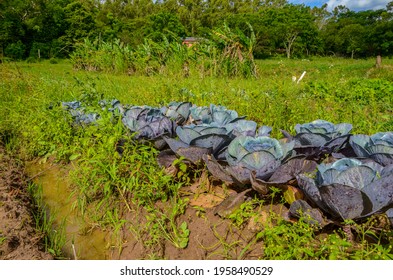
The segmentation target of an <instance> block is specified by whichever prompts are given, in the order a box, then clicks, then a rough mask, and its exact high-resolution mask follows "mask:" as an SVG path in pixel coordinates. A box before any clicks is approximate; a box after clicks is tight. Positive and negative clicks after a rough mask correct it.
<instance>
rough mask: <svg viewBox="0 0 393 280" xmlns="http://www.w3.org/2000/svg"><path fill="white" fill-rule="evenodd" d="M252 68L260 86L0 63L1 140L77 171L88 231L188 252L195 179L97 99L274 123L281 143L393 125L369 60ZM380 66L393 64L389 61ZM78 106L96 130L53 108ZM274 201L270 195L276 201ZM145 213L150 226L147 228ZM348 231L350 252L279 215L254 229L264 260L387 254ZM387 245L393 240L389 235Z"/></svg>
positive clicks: (245, 208)
mask: <svg viewBox="0 0 393 280" xmlns="http://www.w3.org/2000/svg"><path fill="white" fill-rule="evenodd" d="M187 50H189V49H187ZM255 63H256V64H257V65H258V71H259V74H260V75H259V79H241V78H238V77H233V78H232V79H229V78H227V77H211V76H207V77H204V78H203V79H202V78H201V77H200V76H199V75H194V76H190V77H189V78H187V79H179V76H177V75H171V74H169V75H165V76H164V75H154V76H150V77H146V76H145V75H133V76H131V77H130V76H126V75H118V74H116V75H114V74H111V73H104V72H103V73H95V72H94V73H91V72H82V71H79V72H77V71H72V65H71V64H70V63H68V62H65V61H59V63H58V64H51V63H50V62H49V61H45V60H44V61H42V62H41V63H38V64H26V63H24V62H18V63H12V64H8V63H7V64H2V65H0V71H1V74H2V77H4V78H3V79H1V80H0V136H1V140H2V142H6V143H7V148H8V149H10V150H12V151H13V152H15V153H16V152H17V153H18V155H19V156H20V157H21V158H22V159H33V158H40V159H41V160H42V161H45V160H46V161H51V160H54V161H59V162H62V163H63V164H69V166H74V168H73V169H72V171H71V175H72V182H73V185H72V188H73V193H74V195H75V196H76V197H77V198H78V199H77V202H76V204H75V207H78V208H79V209H81V210H82V212H83V213H84V215H85V217H86V219H88V220H89V221H91V222H92V223H94V224H99V225H100V226H102V227H108V228H111V229H114V230H118V231H120V230H124V229H128V228H129V227H127V226H129V225H130V224H132V229H133V231H132V232H133V233H134V234H135V236H137V237H138V238H139V239H138V240H142V241H143V242H144V245H145V246H148V247H149V246H150V247H149V248H155V247H159V246H158V245H160V244H162V243H163V242H164V241H165V242H167V241H168V242H170V243H172V244H173V245H174V246H175V247H177V248H184V247H185V246H187V244H188V242H189V241H190V240H191V239H190V234H191V233H190V228H191V225H190V223H189V221H188V220H185V218H186V216H185V215H184V214H185V213H187V212H185V209H187V207H189V205H187V202H186V201H185V199H184V198H181V197H180V193H181V190H182V189H181V188H182V187H184V186H187V185H189V184H190V183H192V182H193V179H195V178H193V177H192V176H193V175H194V173H195V172H194V171H192V170H189V168H188V167H187V166H186V164H185V163H184V162H183V161H182V160H178V161H176V162H175V166H176V168H177V169H178V170H179V171H180V172H179V173H177V176H178V177H176V178H173V177H172V176H169V175H166V174H165V173H164V171H163V170H162V169H161V168H160V167H159V166H158V164H157V163H156V162H155V160H153V159H155V158H156V156H157V153H158V152H157V151H156V150H155V149H154V148H153V147H152V146H151V145H150V144H147V143H146V144H143V145H142V144H136V143H134V142H133V140H131V139H132V137H131V136H132V135H130V134H129V132H127V130H126V129H124V125H123V124H122V123H121V122H120V121H119V118H118V116H113V115H112V114H110V113H109V112H106V111H105V110H102V109H101V107H100V106H98V104H97V101H98V100H101V99H103V98H104V99H107V100H110V99H111V98H114V97H115V98H117V99H119V100H122V101H124V102H125V103H128V104H147V105H151V106H158V105H162V104H168V102H169V101H171V100H182V101H190V102H192V103H195V104H198V105H200V106H206V105H209V104H210V103H213V104H221V105H223V106H226V107H227V108H232V109H236V111H237V112H238V113H239V115H247V118H249V119H253V120H255V121H257V122H258V124H259V125H262V124H263V125H269V126H271V127H273V132H272V133H273V134H274V135H272V136H273V137H276V138H277V137H281V134H280V132H279V129H286V130H288V131H290V132H293V131H291V130H292V129H293V127H294V125H295V124H296V123H305V122H308V121H312V120H314V119H316V118H324V119H327V120H329V121H331V122H333V123H340V122H350V123H352V124H353V126H354V129H353V131H354V133H365V134H372V133H375V132H378V131H391V130H392V129H393V127H392V122H391V104H392V101H391V97H392V96H393V95H392V94H391V91H392V87H391V77H390V75H389V71H390V70H389V68H386V69H385V68H383V69H377V70H375V69H374V68H373V65H374V59H372V60H371V59H370V60H343V59H327V58H318V59H317V58H313V59H312V60H311V61H308V60H297V59H293V60H277V59H275V60H264V61H255ZM384 63H385V65H386V66H390V65H392V61H391V60H389V59H386V60H384ZM370 69H371V70H370ZM170 70H171V69H170ZM304 70H306V71H307V75H306V76H305V78H304V79H303V80H302V81H301V83H299V84H296V83H293V82H292V80H291V76H292V75H296V76H298V75H300V73H302V71H304ZM10 93H11V94H10ZM75 99H83V100H84V102H85V103H86V104H88V105H87V106H88V109H89V110H100V116H101V118H100V120H99V121H98V122H97V125H91V126H86V127H76V126H73V124H72V123H73V120H72V119H71V118H70V117H69V114H68V113H67V112H66V111H65V110H63V109H62V108H61V106H60V102H61V101H72V100H75ZM120 149H121V150H122V154H121V155H120V154H119V150H120ZM273 196H274V197H273ZM280 196H281V193H274V192H273V194H272V201H271V202H272V203H273V202H274V203H275V202H276V201H277V198H278V199H280ZM273 198H274V199H273ZM269 203H270V201H269ZM258 205H259V203H257V202H253V201H249V202H246V203H244V204H243V205H242V206H241V207H240V210H239V211H235V212H234V213H232V214H233V215H231V216H230V218H229V221H230V222H231V223H232V224H233V225H234V226H236V227H238V228H243V227H244V225H245V224H246V222H247V221H249V220H250V219H253V215H255V211H256V209H258V208H257V207H258ZM256 206H257V207H256ZM198 210H199V214H200V215H201V216H203V215H204V213H203V212H205V211H206V214H205V217H208V216H209V215H208V214H207V211H209V210H203V209H198ZM127 211H131V213H134V212H137V213H138V215H139V217H140V218H141V219H142V221H144V222H148V223H147V224H143V225H142V224H140V223H139V220H138V221H131V222H130V221H128V220H126V219H125V218H124V215H127V213H128V212H127ZM138 211H139V212H138ZM147 216H149V218H148V221H146V220H143V219H144V217H147ZM184 221H185V223H183V222H184ZM273 221H274V220H273ZM353 230H354V231H355V232H356V233H357V234H358V235H359V236H360V237H359V239H358V240H357V242H356V244H357V246H360V247H356V248H355V249H356V250H355V249H354V247H353V246H354V245H353V243H351V242H348V241H347V240H346V238H345V236H344V235H343V234H344V233H342V232H340V231H336V233H333V234H331V233H329V234H327V235H320V234H319V232H318V231H315V229H314V228H312V227H311V226H309V225H307V224H306V223H304V222H303V223H302V222H300V223H295V224H292V223H289V222H286V221H278V219H277V224H276V226H273V225H272V226H269V224H267V225H266V226H265V228H264V230H263V231H261V233H258V238H259V239H258V240H260V241H262V243H261V244H260V246H263V249H264V254H265V255H264V256H263V258H266V259H385V258H386V259H387V258H389V257H390V258H391V256H390V255H391V249H389V246H386V245H385V243H384V242H383V241H384V240H382V239H381V240H380V241H378V240H377V241H376V242H375V244H372V243H369V242H367V243H366V242H364V243H362V242H363V241H362V240H365V239H367V240H368V238H369V236H370V232H371V231H373V228H372V227H370V228H364V229H357V228H356V229H353ZM362 232H368V233H367V234H363V233H362ZM377 236H378V237H379V234H378V233H377ZM384 238H385V239H387V240H388V242H391V237H389V236H388V234H387V233H386V235H385V236H384ZM389 238H390V239H389ZM385 241H386V240H385ZM59 244H60V243H59ZM310 244H311V245H310ZM258 246H259V244H258ZM160 257H162V256H160Z"/></svg>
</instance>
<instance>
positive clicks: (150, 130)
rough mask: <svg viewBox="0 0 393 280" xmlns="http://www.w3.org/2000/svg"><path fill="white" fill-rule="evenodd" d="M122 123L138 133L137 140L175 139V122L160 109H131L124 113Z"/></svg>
mask: <svg viewBox="0 0 393 280" xmlns="http://www.w3.org/2000/svg"><path fill="white" fill-rule="evenodd" d="M122 122H123V124H124V125H125V126H126V127H127V128H129V129H130V130H131V131H132V132H135V133H136V135H135V136H134V137H135V139H137V140H140V139H146V140H160V139H159V138H161V137H163V136H169V137H173V136H174V135H175V134H174V133H175V132H174V127H175V124H174V122H173V121H172V120H170V119H169V118H168V117H166V116H164V115H163V114H162V113H161V111H160V109H157V108H151V107H149V106H144V107H138V106H134V107H131V108H130V109H129V110H127V111H126V112H125V113H124V116H123V119H122ZM160 146H162V145H161V144H160Z"/></svg>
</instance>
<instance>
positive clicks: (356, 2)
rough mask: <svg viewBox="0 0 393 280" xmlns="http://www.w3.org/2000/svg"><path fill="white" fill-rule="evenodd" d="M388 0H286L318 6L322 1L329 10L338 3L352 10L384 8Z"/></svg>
mask: <svg viewBox="0 0 393 280" xmlns="http://www.w3.org/2000/svg"><path fill="white" fill-rule="evenodd" d="M390 1H392V0H288V2H289V3H293V4H306V5H308V6H311V7H313V6H317V7H320V6H322V5H323V4H324V3H328V9H329V10H332V9H333V8H334V7H336V6H338V5H345V6H346V7H347V8H349V9H351V10H353V11H362V10H377V9H385V8H386V4H387V3H389V2H390Z"/></svg>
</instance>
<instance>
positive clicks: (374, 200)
mask: <svg viewBox="0 0 393 280" xmlns="http://www.w3.org/2000/svg"><path fill="white" fill-rule="evenodd" d="M297 181H298V185H299V187H300V188H301V189H302V190H303V191H304V193H305V194H306V196H307V197H308V198H309V199H310V200H311V201H312V202H313V203H314V204H316V205H317V206H318V207H319V208H320V209H322V210H323V211H324V212H325V213H328V214H330V215H331V216H332V217H333V218H339V219H342V220H346V219H359V218H363V217H367V216H370V215H372V214H374V213H376V212H381V211H384V210H387V209H388V208H390V207H391V206H392V205H393V166H386V167H383V166H381V165H379V164H378V163H375V162H372V161H369V162H366V163H362V162H361V161H359V160H357V159H350V158H343V159H340V160H338V161H336V162H334V163H329V164H320V165H318V167H317V173H316V176H315V178H311V177H309V176H307V175H305V174H300V175H298V176H297Z"/></svg>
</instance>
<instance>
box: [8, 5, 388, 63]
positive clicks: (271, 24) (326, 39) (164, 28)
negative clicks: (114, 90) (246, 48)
mask: <svg viewBox="0 0 393 280" xmlns="http://www.w3.org/2000/svg"><path fill="white" fill-rule="evenodd" d="M224 23H226V24H227V25H228V26H229V27H230V28H233V29H239V30H242V31H243V32H244V33H247V32H250V28H249V24H250V25H251V26H252V28H253V31H254V33H255V36H256V45H255V48H254V55H255V57H259V58H262V57H269V56H275V55H284V56H287V57H294V56H297V57H303V56H308V55H337V56H348V57H367V56H375V55H377V54H380V55H382V56H392V55H393V2H390V3H389V4H388V5H387V6H386V8H385V9H380V10H368V11H359V12H355V11H351V10H349V9H348V8H346V7H345V6H338V7H336V8H335V9H334V10H333V11H332V12H329V11H328V10H327V6H326V5H324V6H322V7H321V8H316V7H315V8H310V7H308V6H305V5H293V4H289V3H288V2H287V1H286V0H270V1H269V0H258V1H255V0H106V1H104V0H101V1H100V0H30V1H24V0H1V1H0V56H3V57H4V56H5V57H9V58H13V59H25V58H27V57H34V58H37V57H41V58H51V57H68V56H69V54H70V53H71V52H72V51H73V49H74V47H75V46H76V44H77V43H78V42H81V41H83V39H84V38H90V39H97V38H99V39H101V40H103V41H106V42H108V41H109V42H110V41H113V40H115V39H120V40H121V41H122V42H124V43H126V44H129V45H130V46H133V47H135V46H137V45H139V44H141V43H143V42H144V40H145V39H146V38H150V39H153V40H156V41H160V40H162V38H163V36H162V35H165V36H166V38H170V39H171V40H180V38H182V37H185V36H194V37H205V36H208V34H210V33H211V30H214V29H215V28H219V27H221V26H223V24H224Z"/></svg>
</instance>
